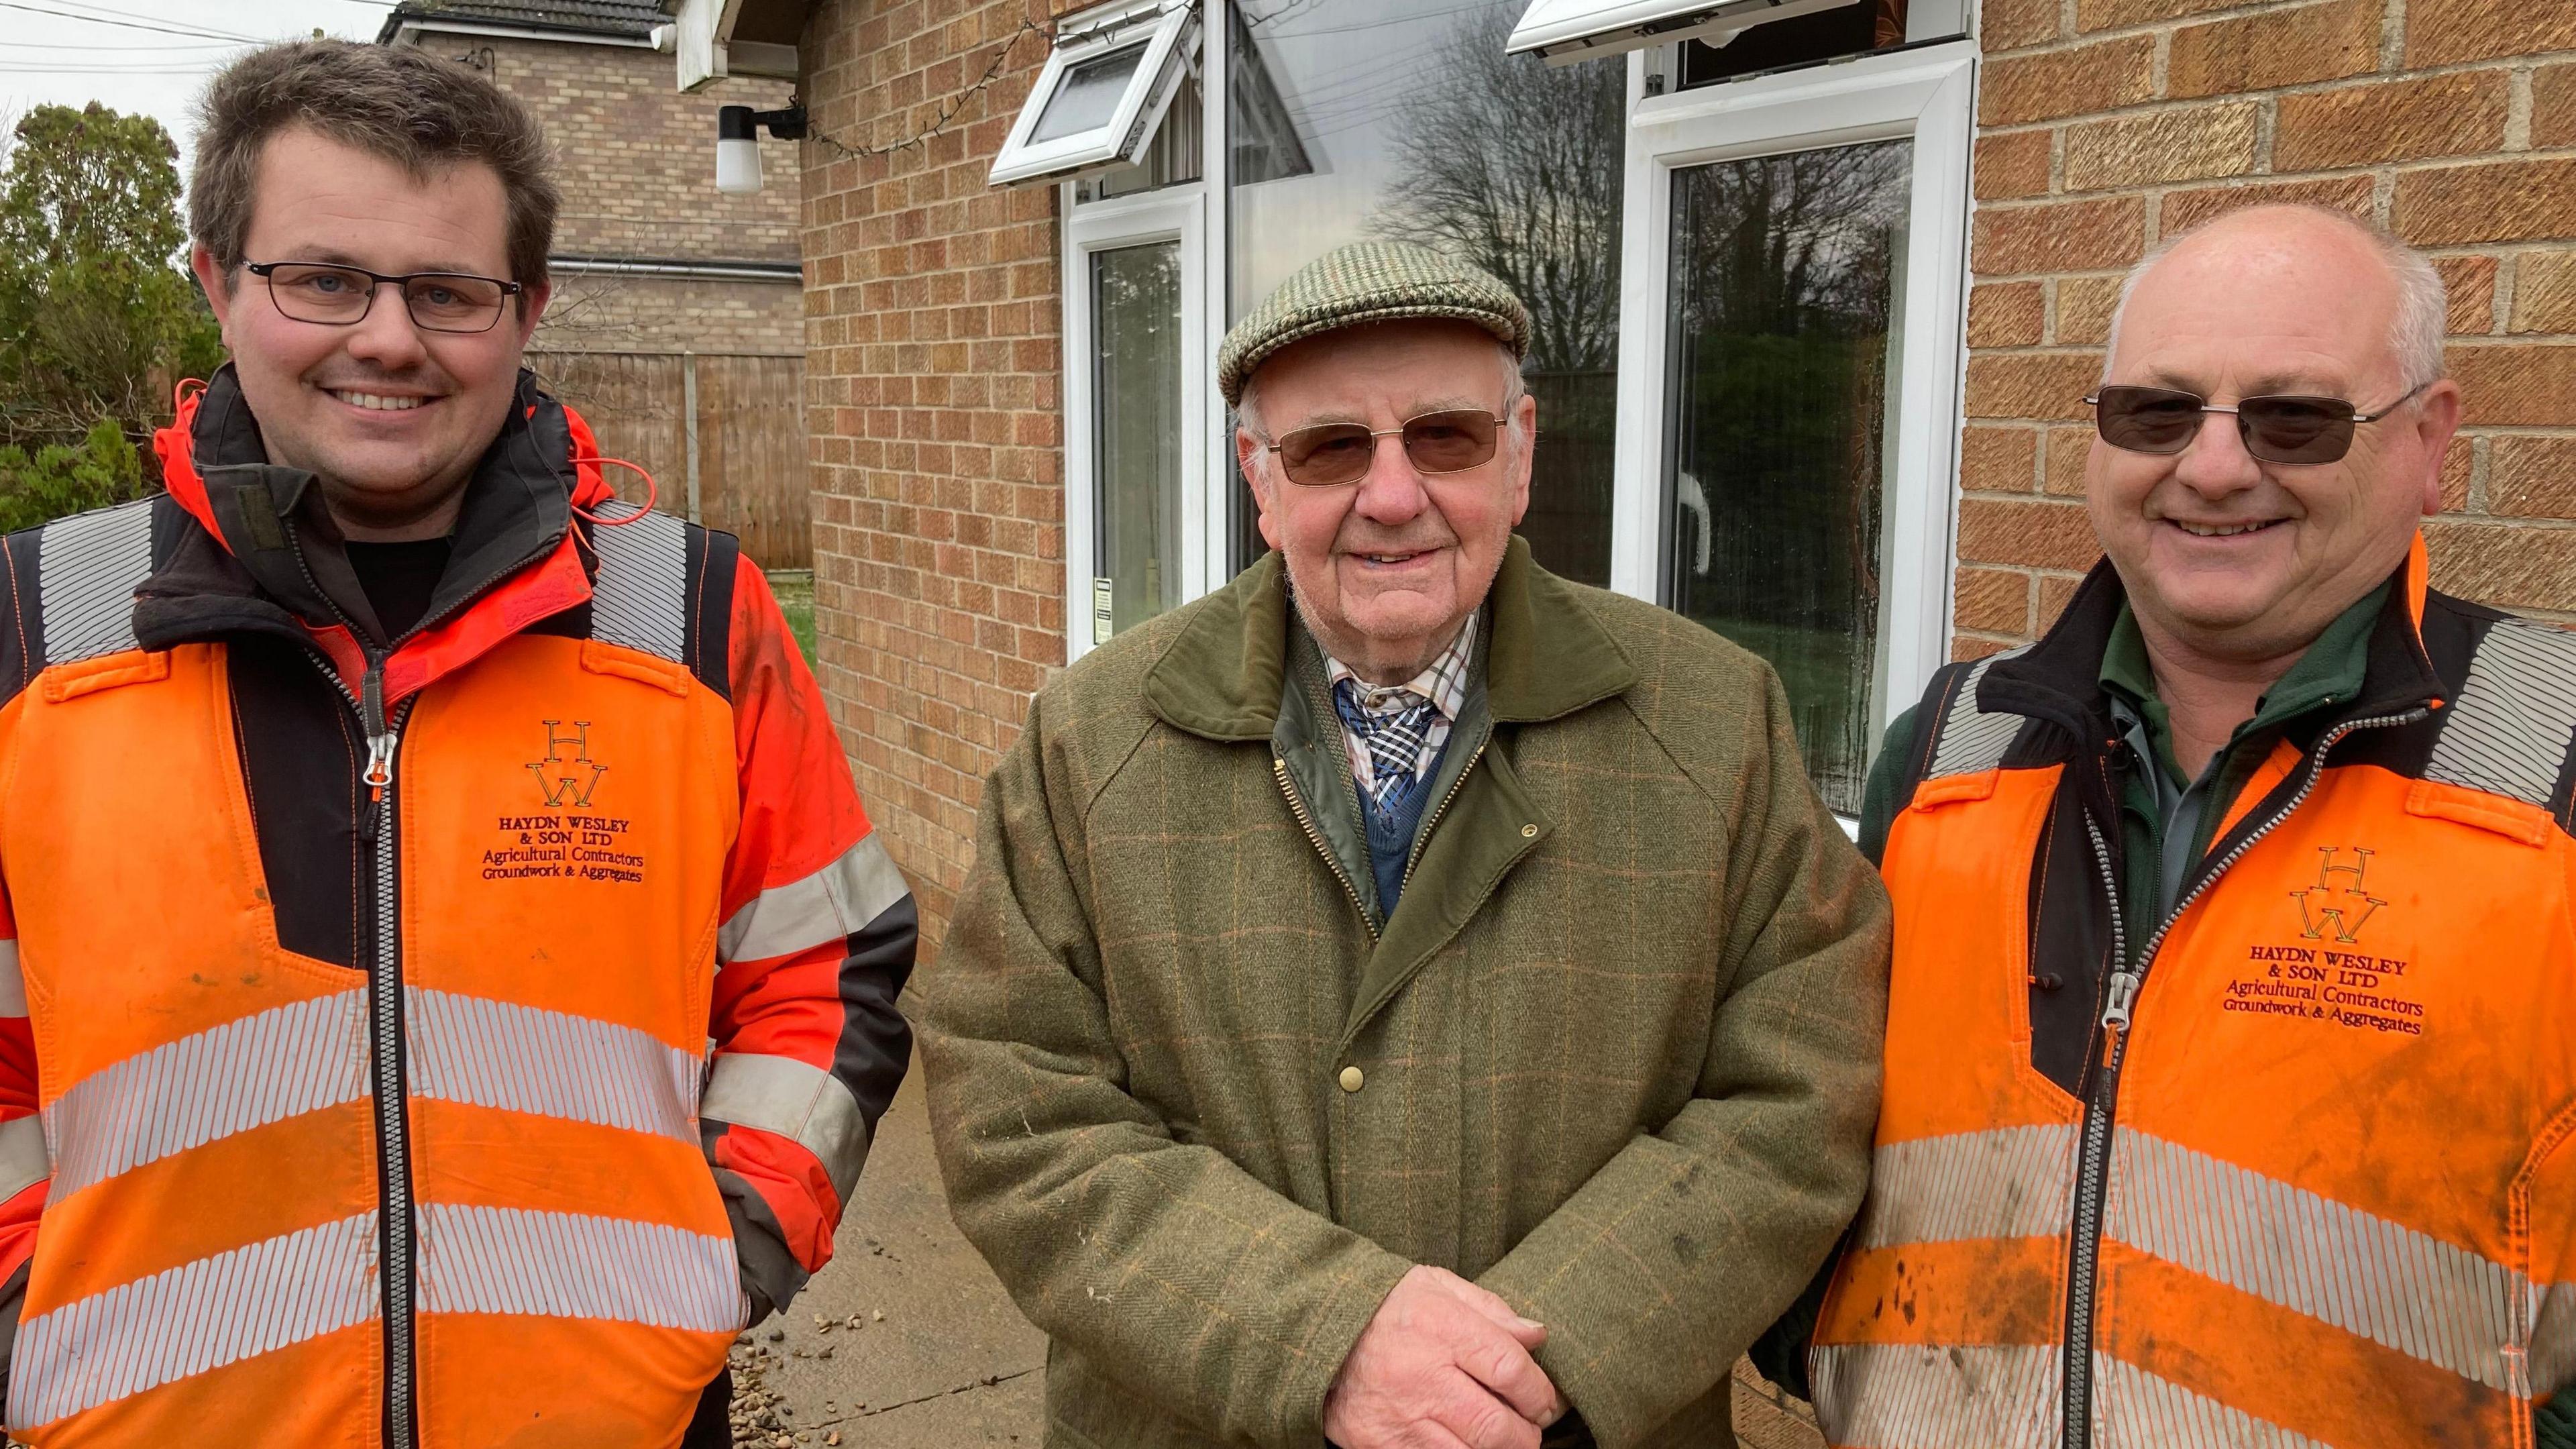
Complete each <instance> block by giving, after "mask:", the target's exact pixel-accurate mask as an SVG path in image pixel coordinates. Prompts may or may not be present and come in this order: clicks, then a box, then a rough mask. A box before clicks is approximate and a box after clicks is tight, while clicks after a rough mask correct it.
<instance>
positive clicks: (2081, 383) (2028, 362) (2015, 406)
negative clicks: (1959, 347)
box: [1967, 352, 2102, 421]
mask: <svg viewBox="0 0 2576 1449" xmlns="http://www.w3.org/2000/svg"><path fill="white" fill-rule="evenodd" d="M2101 376H2102V354H2100V353H2098V352H2071V353H2070V352H2040V353H2026V352H2004V353H1993V352H1980V353H1971V354H1970V355H1969V357H1968V408H1967V411H1968V416H1969V417H1972V418H2028V419H2034V420H2039V421H2048V420H2052V419H2065V420H2068V421H2078V420H2081V419H2083V418H2084V417H2085V416H2086V415H2087V413H2088V411H2089V410H2088V409H2087V408H2086V407H2085V406H2084V397H2085V394H2087V393H2089V392H2091V391H2092V390H2093V385H2094V384H2095V383H2096V382H2098V381H2100V380H2101Z"/></svg>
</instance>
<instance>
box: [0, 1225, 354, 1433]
mask: <svg viewBox="0 0 2576 1449" xmlns="http://www.w3.org/2000/svg"><path fill="white" fill-rule="evenodd" d="M376 1313H377V1306H376V1215H375V1214H374V1213H372V1212H364V1213H359V1214H357V1215H356V1216H354V1217H346V1218H342V1219H340V1220H339V1221H338V1222H334V1223H325V1224H323V1225H322V1226H320V1227H315V1228H306V1229H304V1230H303V1231H301V1232H295V1233H288V1234H286V1235H285V1236H284V1237H277V1238H270V1239H268V1240H266V1241H264V1242H258V1243H252V1244H250V1245H249V1246H247V1247H241V1248H235V1249H233V1250H232V1251H230V1252H226V1253H217V1254H216V1255H214V1256H213V1257H211V1258H200V1259H198V1260H197V1261H195V1262H193V1263H183V1264H181V1265H180V1266H178V1267H176V1268H172V1269H169V1270H168V1271H166V1272H161V1273H156V1274H154V1275H152V1276H151V1277H149V1278H140V1279H137V1280H135V1281H134V1282H131V1283H124V1284H119V1285H118V1286H116V1287H114V1288H110V1289H108V1290H107V1291H105V1292H103V1293H94V1294H92V1295H90V1296H89V1297H87V1298H83V1299H80V1300H78V1301H77V1302H73V1303H67V1304H65V1305H63V1306H62V1307H60V1308H57V1309H55V1310H54V1311H53V1312H51V1313H45V1314H39V1315H38V1316H36V1317H34V1318H30V1319H28V1320H26V1321H25V1322H24V1323H21V1324H19V1325H18V1339H17V1346H16V1348H15V1350H14V1352H13V1354H12V1357H11V1361H10V1366H9V1423H10V1426H11V1427H12V1428H16V1429H20V1430H24V1429H28V1428H31V1427H34V1426H36V1425H39V1424H47V1423H51V1422H52V1421H54V1420H56V1419H59V1418H62V1417H63V1416H64V1415H66V1414H77V1413H79V1412H80V1411H81V1410H83V1409H94V1408H96V1407H98V1406H99V1405H101V1404H105V1403H110V1402H113V1401H114V1400H117V1399H122V1398H125V1397H128V1396H129V1395H133V1394H139V1393H142V1392H143V1391H144V1390H146V1389H152V1388H157V1387H159V1386H160V1385H162V1384H167V1383H173V1382H176V1381H177V1380H180V1379H184V1378H187V1377H188V1376H190V1375H191V1374H201V1373H204V1372H206V1371H207V1370H208V1369H214V1368H221V1367H222V1366H223V1365H225V1364H228V1363H233V1362H236V1361H238V1360H241V1359H245V1358H249V1357H250V1356H251V1355H253V1354H260V1353H268V1352H271V1351H273V1350H276V1349H280V1348H284V1347H286V1346H287V1345H288V1344H293V1343H302V1342H305V1341H306V1340H308V1339H314V1338H319V1337H321V1336H322V1335H324V1334H326V1333H331V1332H335V1331H337V1330H339V1329H343V1328H346V1327H348V1326H349V1325H351V1324H353V1323H363V1322H365V1321H366V1320H368V1319H370V1318H373V1317H375V1316H376Z"/></svg>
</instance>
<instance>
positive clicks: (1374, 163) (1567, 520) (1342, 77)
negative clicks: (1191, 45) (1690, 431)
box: [1227, 0, 1627, 584]
mask: <svg viewBox="0 0 2576 1449" xmlns="http://www.w3.org/2000/svg"><path fill="white" fill-rule="evenodd" d="M1227 8H1228V10H1229V12H1230V14H1231V19H1230V21H1229V24H1230V25H1231V26H1232V28H1233V48H1232V57H1231V69H1230V70H1229V72H1228V75H1229V82H1230V84H1229V94H1230V95H1231V96H1232V98H1233V100H1232V105H1231V107H1230V109H1231V111H1232V114H1231V115H1230V116H1229V117H1228V122H1227V124H1228V127H1229V131H1228V135H1227V153H1228V155H1229V156H1230V158H1231V165H1232V175H1231V177H1230V178H1229V181H1230V189H1229V193H1228V195H1229V198H1230V203H1231V205H1232V208H1233V211H1232V219H1233V224H1232V227H1231V228H1230V235H1231V236H1232V238H1233V242H1232V245H1233V252H1234V255H1233V258H1232V261H1233V267H1232V272H1231V282H1230V286H1229V292H1230V295H1231V304H1232V314H1233V316H1236V317H1240V316H1242V315H1243V313H1244V312H1246V311H1248V310H1249V309H1250V308H1251V307H1252V306H1253V305H1254V304H1256V303H1258V302H1259V301H1260V300H1261V299H1262V298H1263V297H1265V296H1267V295H1269V293H1270V291H1271V289H1272V288H1274V287H1276V286H1278V285H1279V284H1280V283H1281V282H1283V281H1285V280H1287V278H1288V276H1289V274H1290V273H1292V272H1294V271H1296V270H1297V269H1298V268H1299V267H1302V266H1304V265H1305V264H1306V263H1308V262H1310V261H1313V260H1314V259H1315V258H1316V257H1318V256H1320V255H1322V254H1323V253H1324V252H1326V251H1329V250H1330V249H1332V248H1333V247H1336V246H1339V245H1341V244H1342V243H1344V242H1348V241H1356V240H1360V239H1362V238H1370V237H1383V238H1396V239H1403V240H1408V241H1418V242H1422V243H1424V244H1426V245H1429V246H1432V247H1436V248H1438V249H1440V250H1442V251H1445V252H1448V253H1449V254H1451V255H1453V256H1456V257H1459V258H1462V259H1464V260H1466V261H1469V262H1472V263H1474V264H1475V265H1477V266H1480V267H1483V268H1484V269H1486V270H1487V271H1490V272H1492V273H1493V274H1494V275H1496V276H1498V277H1500V278H1502V279H1503V281H1504V282H1506V283H1508V284H1509V285H1510V286H1511V288H1512V290H1513V291H1514V292H1516V293H1517V294H1519V296H1520V298H1521V300H1522V301H1523V302H1524V303H1526V304H1528V306H1529V309H1530V315H1531V320H1532V324H1533V330H1534V332H1535V334H1536V335H1535V337H1534V338H1533V340H1532V346H1531V349H1530V356H1529V360H1528V363H1527V365H1526V368H1525V373H1526V375H1527V377H1528V380H1529V388H1530V392H1531V394H1532V395H1533V396H1535V397H1536V398H1537V399H1538V426H1539V441H1538V452H1537V456H1536V459H1535V463H1534V467H1533V472H1532V478H1531V483H1530V509H1529V515H1528V517H1527V518H1525V519H1524V520H1523V521H1522V524H1521V532H1522V533H1523V534H1524V535H1525V536H1527V537H1528V538H1529V540H1530V547H1531V550H1532V551H1533V552H1534V553H1535V554H1536V555H1537V557H1538V561H1539V562H1540V563H1542V564H1544V565H1546V566H1547V567H1548V568H1551V569H1553V570H1555V571H1556V572H1558V573H1561V574H1564V575H1566V576H1568V577H1570V578H1575V579H1580V580H1583V581H1584V582H1586V583H1594V584H1607V583H1608V582H1609V581H1610V453H1611V435H1612V414H1613V412H1614V411H1615V404H1614V399H1615V397H1616V394H1617V391H1618V382H1617V377H1616V375H1615V371H1614V369H1615V367H1616V364H1617V361H1618V356H1619V214H1620V204H1621V179H1622V178H1621V170H1620V168H1621V163H1622V160H1623V157H1624V151H1623V146H1624V133H1623V130H1622V122H1621V117H1622V112H1623V108H1624V106H1625V102H1626V89H1627V69H1626V67H1624V66H1621V65H1610V64H1599V65H1572V66H1565V67H1562V68H1556V67H1550V66H1549V65H1547V64H1546V63H1545V62H1543V61H1541V60H1539V59H1538V58H1537V57H1536V56H1507V55H1505V54H1504V53H1503V45H1504V42H1505V41H1506V40H1507V39H1509V37H1510V35H1511V30H1512V22H1513V21H1514V20H1515V19H1517V18H1518V16H1519V14H1520V10H1521V7H1520V6H1517V5H1484V6H1476V5H1461V4H1459V3H1458V0H1386V3H1383V4H1377V5H1367V6H1361V5H1345V4H1316V3H1313V0H1230V3H1229V4H1228V7H1227ZM1500 400H1501V399H1500V398H1497V399H1496V401H1497V402H1499V401H1500ZM1242 502H1243V507H1242V509H1241V511H1240V512H1239V514H1238V515H1237V517H1238V523H1239V525H1240V526H1239V527H1238V530H1237V534H1238V537H1237V544H1236V547H1237V551H1238V557H1237V559H1236V560H1235V562H1236V564H1237V565H1238V566H1240V565H1241V564H1244V563H1248V562H1250V561H1251V560H1252V559H1253V558H1254V557H1257V556H1258V555H1259V553H1260V551H1261V549H1262V547H1263V545H1262V543H1261V541H1260V538H1259V535H1258V534H1257V533H1256V532H1254V530H1253V529H1252V527H1251V516H1252V509H1251V506H1250V498H1249V496H1248V494H1247V495H1242Z"/></svg>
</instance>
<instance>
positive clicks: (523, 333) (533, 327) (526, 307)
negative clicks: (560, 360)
mask: <svg viewBox="0 0 2576 1449" xmlns="http://www.w3.org/2000/svg"><path fill="white" fill-rule="evenodd" d="M554 297H555V284H554V283H552V282H533V283H530V284H529V285H528V286H527V288H526V289H524V290H523V291H521V292H520V293H519V347H520V350H522V351H525V350H526V348H527V345H528V339H529V338H531V337H534V336H536V335H537V320H538V319H539V318H541V317H543V316H545V315H546V304H547V303H548V302H551V301H553V300H554Z"/></svg>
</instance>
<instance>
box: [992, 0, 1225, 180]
mask: <svg viewBox="0 0 2576 1449" xmlns="http://www.w3.org/2000/svg"><path fill="white" fill-rule="evenodd" d="M1197 30H1198V9H1197V6H1196V4H1195V0H1148V3H1143V4H1128V5H1116V6H1109V7H1106V8H1103V9H1101V10H1097V11H1089V12H1085V13H1084V14H1083V15H1081V16H1080V17H1078V18H1077V19H1075V20H1072V21H1068V22H1066V23H1065V25H1064V27H1063V29H1062V30H1061V31H1059V32H1058V33H1057V35H1056V42H1055V50H1054V52H1053V53H1051V54H1050V55H1048V56H1047V63H1046V68H1045V69H1044V70H1042V71H1040V72H1039V74H1038V83H1037V85H1036V87H1035V88H1034V89H1032V90H1031V91H1030V92H1029V99H1028V103H1027V104H1026V105H1023V106H1022V107H1021V108H1020V115H1019V119H1018V120H1017V121H1016V122H1014V123H1013V124H1012V126H1011V134H1010V136H1009V138H1008V139H1006V140H1005V141H1003V143H1002V149H1001V151H1000V153H999V154H998V155H996V156H995V157H994V158H993V173H992V181H993V184H994V185H996V186H1001V185H1009V184H1015V183H1020V182H1028V181H1041V180H1043V181H1061V180H1067V179H1071V178H1074V177H1079V176H1087V175H1091V174H1093V173H1096V172H1100V171H1105V170H1108V169H1110V168H1112V167H1119V166H1128V165H1133V164H1134V163H1136V162H1137V161H1139V160H1141V159H1142V158H1143V157H1144V154H1145V150H1146V148H1147V147H1148V146H1149V145H1151V144H1152V142H1153V138H1154V133H1155V129H1156V127H1157V126H1158V125H1159V124H1160V122H1161V121H1162V119H1163V113H1164V111H1165V110H1167V109H1168V108H1169V107H1170V106H1171V104H1172V97H1173V95H1174V94H1175V93H1176V92H1178V91H1179V90H1180V88H1181V83H1182V81H1183V79H1184V78H1185V77H1186V75H1187V74H1188V72H1189V70H1190V68H1191V67H1192V66H1193V65H1194V64H1195V63H1196V58H1197V53H1198V46H1197Z"/></svg>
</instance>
